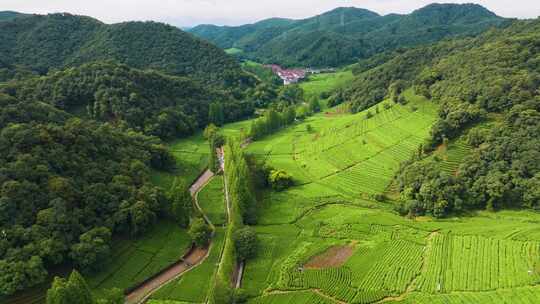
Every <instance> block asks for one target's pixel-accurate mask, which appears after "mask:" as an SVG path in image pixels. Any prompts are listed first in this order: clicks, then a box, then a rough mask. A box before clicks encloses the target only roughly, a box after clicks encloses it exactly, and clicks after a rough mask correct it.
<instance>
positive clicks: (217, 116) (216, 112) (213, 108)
mask: <svg viewBox="0 0 540 304" xmlns="http://www.w3.org/2000/svg"><path fill="white" fill-rule="evenodd" d="M208 122H210V123H212V124H215V125H216V126H222V125H223V123H224V122H225V114H224V113H223V104H221V103H217V102H214V103H211V104H210V109H209V111H208Z"/></svg>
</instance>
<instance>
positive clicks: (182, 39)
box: [0, 14, 245, 85]
mask: <svg viewBox="0 0 540 304" xmlns="http://www.w3.org/2000/svg"><path fill="white" fill-rule="evenodd" d="M0 40H1V41H2V43H1V44H0V58H1V59H2V61H3V62H4V63H6V64H9V65H12V66H22V67H26V68H28V69H30V70H34V71H37V72H39V73H40V74H45V73H46V72H47V71H49V70H50V69H63V68H66V67H71V66H78V65H81V64H84V63H88V62H91V61H96V60H115V61H117V62H120V63H125V64H128V65H129V66H131V67H134V68H140V69H146V68H152V69H157V70H160V71H163V72H165V73H168V74H173V75H178V76H189V77H193V78H196V79H198V80H200V81H202V82H206V83H212V84H224V85H237V84H239V83H240V82H242V81H243V80H244V77H245V76H244V75H243V74H242V71H241V68H240V66H239V65H238V64H237V63H236V62H235V60H234V59H233V58H231V57H229V56H228V55H226V54H225V52H223V50H221V49H219V48H217V47H216V46H214V45H212V44H210V43H208V42H206V41H203V40H201V39H198V38H195V37H193V36H192V35H191V34H188V33H186V32H184V31H182V30H180V29H178V28H176V27H173V26H169V25H166V24H161V23H155V22H127V23H120V24H112V25H107V24H104V23H102V22H100V21H98V20H95V19H92V18H90V17H84V16H75V15H70V14H51V15H32V16H27V17H25V18H14V19H12V20H7V21H4V22H1V23H0Z"/></svg>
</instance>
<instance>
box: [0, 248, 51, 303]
mask: <svg viewBox="0 0 540 304" xmlns="http://www.w3.org/2000/svg"><path fill="white" fill-rule="evenodd" d="M6 245H9V244H5V242H4V243H3V244H2V246H3V248H2V250H4V251H5V250H7V246H6ZM52 245H53V246H59V247H62V246H61V244H52ZM51 247H52V246H51ZM46 278H47V271H46V270H45V265H44V264H43V260H42V259H41V258H40V257H39V256H37V255H34V256H31V257H30V258H29V259H26V260H16V259H11V260H7V259H2V260H0V294H1V295H10V294H13V293H15V292H16V291H21V290H24V289H25V288H28V287H31V286H34V285H37V284H40V283H43V282H44V281H45V279H46Z"/></svg>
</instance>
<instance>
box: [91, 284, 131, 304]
mask: <svg viewBox="0 0 540 304" xmlns="http://www.w3.org/2000/svg"><path fill="white" fill-rule="evenodd" d="M124 301H125V298H124V293H123V292H122V290H121V289H118V288H113V289H110V290H107V291H105V295H104V297H103V298H99V299H98V300H97V304H123V303H124Z"/></svg>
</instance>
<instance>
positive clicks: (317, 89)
mask: <svg viewBox="0 0 540 304" xmlns="http://www.w3.org/2000/svg"><path fill="white" fill-rule="evenodd" d="M353 79H354V76H353V74H352V71H350V70H346V71H340V72H336V73H324V74H315V75H311V76H309V79H308V81H304V82H302V83H301V84H300V87H301V88H302V89H304V93H305V95H306V97H308V98H311V97H319V96H320V95H321V93H331V92H333V91H334V90H336V89H338V88H341V87H344V86H345V85H347V84H348V83H350V82H352V80H353Z"/></svg>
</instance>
